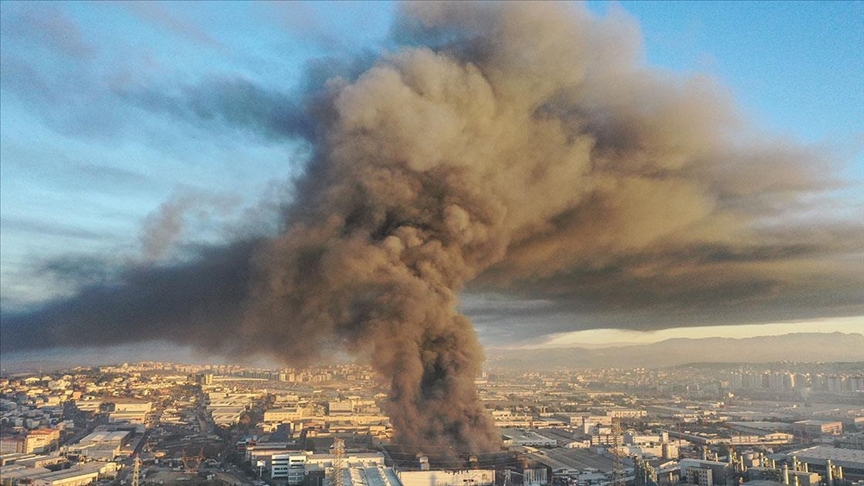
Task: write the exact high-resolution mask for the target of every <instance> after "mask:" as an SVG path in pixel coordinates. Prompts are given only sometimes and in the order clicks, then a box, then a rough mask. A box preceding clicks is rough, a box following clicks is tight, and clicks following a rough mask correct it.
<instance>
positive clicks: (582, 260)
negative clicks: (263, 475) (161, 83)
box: [3, 2, 862, 452]
mask: <svg viewBox="0 0 864 486" xmlns="http://www.w3.org/2000/svg"><path fill="white" fill-rule="evenodd" d="M393 36H394V39H396V40H397V41H399V42H401V43H402V45H403V46H405V47H403V48H401V49H397V50H394V51H393V52H392V53H389V54H387V55H384V56H383V57H382V58H380V59H379V60H378V61H377V62H375V63H374V65H373V66H372V67H370V68H368V69H367V70H366V71H365V72H363V73H362V74H360V75H359V76H357V77H356V78H339V77H332V78H330V79H328V80H327V81H326V83H325V84H324V85H323V86H319V87H318V89H316V90H314V91H312V92H311V94H310V95H309V96H308V98H307V99H306V100H305V101H304V104H303V106H304V107H305V108H304V113H305V115H304V116H305V118H304V121H303V128H304V129H303V130H292V129H290V128H285V129H284V130H281V131H282V132H283V133H298V132H300V133H303V134H304V136H305V137H307V139H308V141H309V142H310V144H311V146H313V147H314V151H313V155H312V156H311V159H310V161H309V165H308V167H307V170H306V173H305V176H304V177H303V178H302V179H301V180H299V181H298V183H297V187H296V188H295V197H294V201H295V202H293V203H292V204H290V205H288V206H287V207H286V209H285V210H284V214H283V224H282V228H283V230H282V231H281V232H280V233H279V234H278V235H276V236H272V237H266V238H265V237H262V238H258V239H255V240H252V241H246V242H240V243H236V244H234V245H231V246H229V247H214V248H210V249H208V250H207V251H205V252H203V253H202V255H201V257H200V258H199V259H196V260H192V261H188V262H186V263H184V264H182V265H175V266H158V265H149V266H147V265H145V266H137V267H130V268H128V269H126V271H125V273H124V274H123V275H121V277H120V278H119V279H118V280H117V281H115V282H113V283H111V284H104V285H99V286H92V287H89V288H87V289H85V290H83V291H82V292H81V293H79V294H77V295H75V296H73V297H71V298H69V299H67V300H63V301H57V302H53V303H50V304H49V305H48V306H46V307H44V308H42V309H39V310H36V311H33V312H31V313H28V314H24V315H17V316H7V317H6V318H5V319H4V327H5V328H6V329H5V330H4V339H3V343H4V348H5V349H15V348H16V347H17V348H22V347H32V346H42V345H79V344H93V341H94V340H96V341H100V342H102V343H105V344H108V343H119V342H127V341H135V340H146V339H152V338H156V337H160V338H165V337H167V338H171V339H175V340H178V341H181V342H184V343H193V344H197V345H199V346H202V347H204V348H206V349H214V350H218V351H223V352H230V353H238V354H242V353H267V354H270V355H273V356H277V357H280V358H282V359H284V360H285V361H286V362H289V361H300V360H303V359H314V358H315V357H316V356H318V354H319V353H321V352H322V351H326V350H329V349H332V347H333V346H339V347H341V348H344V349H348V350H349V351H351V352H353V353H354V354H356V355H358V356H361V357H364V358H368V359H369V360H370V362H371V363H373V364H374V366H375V368H376V369H377V371H378V372H379V373H380V374H381V375H382V376H384V377H386V379H387V380H388V381H389V386H390V391H389V405H388V407H387V412H388V413H389V415H390V417H391V420H392V422H393V424H394V427H395V430H396V431H397V434H398V438H397V441H398V442H400V443H404V444H410V445H414V446H417V447H419V448H421V449H425V450H426V451H427V452H431V451H439V450H451V448H452V450H455V451H465V452H482V451H489V450H494V449H495V448H496V447H497V446H498V445H499V442H500V435H499V434H498V433H497V432H496V430H495V429H494V427H493V426H492V423H491V421H490V419H489V417H488V416H487V415H486V413H485V412H484V409H483V406H482V405H481V403H480V402H479V401H478V398H477V394H476V390H475V387H474V379H475V377H476V375H477V374H478V372H479V371H480V367H481V364H482V361H483V352H482V349H481V347H480V345H479V344H478V339H477V336H476V334H475V331H474V329H473V327H472V325H471V323H470V322H469V320H468V319H467V318H466V317H465V316H464V315H461V314H460V313H459V312H458V311H457V308H458V304H459V300H458V296H459V294H460V292H461V291H463V290H464V289H465V288H466V285H468V284H469V283H471V285H472V286H474V288H476V289H481V290H483V289H494V290H496V291H500V292H505V293H508V292H509V293H511V294H515V295H526V296H530V297H532V298H547V299H550V300H552V301H558V302H561V303H563V304H562V305H564V306H565V307H567V306H572V307H573V308H576V309H577V310H580V311H585V312H599V311H598V310H603V311H608V312H613V313H618V314H617V315H624V314H622V313H626V312H631V311H635V312H636V314H635V315H638V313H639V312H643V311H644V312H645V313H646V315H650V316H651V319H652V322H654V324H652V325H653V326H658V325H659V326H662V325H666V326H676V325H685V324H687V322H686V320H687V319H689V318H692V317H695V316H697V315H702V314H704V312H703V311H705V312H714V313H716V314H721V313H723V312H725V311H726V310H729V311H730V312H731V311H733V310H735V309H742V308H743V309H750V310H755V311H764V310H765V309H772V308H775V307H776V306H777V303H778V302H780V303H781V304H782V306H784V307H786V306H787V305H788V306H791V307H789V309H792V310H793V311H794V310H795V309H799V310H800V309H804V308H812V307H813V306H814V305H815V306H816V307H818V308H820V309H833V310H828V311H826V312H836V309H837V308H843V309H845V310H843V311H840V312H850V309H852V312H856V311H860V309H861V305H860V303H861V302H862V301H861V299H860V298H858V300H856V298H857V297H860V292H859V290H860V288H861V278H860V275H861V274H862V273H861V270H862V269H861V259H860V258H858V259H856V258H852V256H853V255H854V254H855V253H856V252H858V251H859V249H858V245H857V244H856V243H855V241H856V238H858V237H860V236H861V231H860V227H858V226H853V225H849V224H843V223H842V222H841V223H836V224H830V223H827V222H826V223H824V224H822V225H821V226H819V225H812V224H807V225H805V224H800V223H791V222H790V221H792V219H791V218H792V215H790V214H788V210H789V208H791V207H793V206H794V204H796V201H799V200H800V197H801V196H802V195H805V194H812V193H814V192H816V191H822V190H826V189H830V188H832V187H833V186H832V184H833V182H832V180H831V177H830V162H831V161H830V158H828V157H827V156H824V155H823V154H820V153H818V152H815V151H813V150H809V149H805V148H801V147H799V146H796V145H794V144H791V143H789V142H788V141H783V140H779V141H778V140H767V139H763V138H759V137H758V136H756V135H753V133H755V132H754V131H753V130H752V127H749V126H748V125H747V124H746V123H745V122H744V121H743V120H741V119H740V118H739V117H738V116H737V114H736V112H735V110H734V109H733V107H732V105H731V103H730V102H729V100H728V99H727V98H726V96H725V95H724V94H723V92H722V90H721V89H720V88H719V87H717V86H716V85H714V84H713V83H712V82H711V81H710V80H707V79H703V78H692V79H683V80H682V79H680V78H675V77H672V76H670V75H668V74H666V73H663V72H659V71H656V70H652V69H650V68H648V67H646V66H644V65H643V63H642V60H641V51H640V49H641V46H640V39H639V35H638V29H637V28H636V27H635V26H634V25H632V22H631V21H630V20H628V19H627V18H625V17H623V15H620V14H618V15H616V14H613V15H612V16H610V17H608V18H605V19H596V18H594V17H592V16H591V15H589V14H588V13H587V11H585V10H584V8H583V7H581V6H578V5H576V6H573V5H562V4H552V3H533V2H532V3H506V4H490V3H476V4H474V3H472V4H465V3H446V4H429V3H425V2H421V3H411V4H406V5H404V6H403V7H402V14H401V16H400V18H399V20H398V21H397V23H396V25H395V26H394V28H393ZM247 111H248V112H250V113H253V112H258V111H261V110H247ZM263 111H264V112H267V110H263ZM246 125H248V126H251V125H252V124H250V123H246ZM837 291H839V293H838V292H837ZM826 296H831V297H826ZM856 296H857V297H856ZM831 299H834V300H831ZM819 306H821V307H819ZM768 314H770V312H769V313H768ZM658 316H660V317H658ZM669 316H671V317H669ZM663 318H668V320H667V321H666V322H665V324H657V322H658V321H660V320H662V319H663ZM741 320H746V319H741ZM739 322H740V321H739ZM619 325H623V326H630V327H637V328H638V327H639V326H640V323H639V321H638V320H631V321H630V323H629V324H621V323H619Z"/></svg>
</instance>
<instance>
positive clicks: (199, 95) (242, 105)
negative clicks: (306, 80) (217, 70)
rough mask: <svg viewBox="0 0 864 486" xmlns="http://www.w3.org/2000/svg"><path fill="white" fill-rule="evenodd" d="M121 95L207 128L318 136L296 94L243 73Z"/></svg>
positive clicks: (272, 135) (270, 136)
mask: <svg viewBox="0 0 864 486" xmlns="http://www.w3.org/2000/svg"><path fill="white" fill-rule="evenodd" d="M119 94H120V96H121V97H123V98H124V99H125V100H127V101H130V102H132V103H134V104H136V105H138V106H142V107H144V108H146V109H148V110H150V111H153V112H157V113H165V114H168V115H171V116H173V117H176V118H179V119H181V120H184V121H186V122H188V123H191V124H194V125H197V126H201V127H205V128H214V127H216V128H221V129H225V128H233V129H240V130H244V131H247V132H248V133H250V134H253V135H258V136H263V137H266V138H268V139H271V140H279V139H289V138H311V137H313V135H314V128H315V127H314V122H313V120H312V119H311V118H310V117H309V116H308V114H307V113H306V111H305V109H304V107H302V106H299V105H298V104H297V102H296V100H295V99H294V98H292V97H290V96H288V95H286V94H284V93H280V92H277V91H271V90H267V89H264V88H262V87H261V86H259V85H257V84H256V83H254V82H252V81H251V80H248V79H245V78H242V77H225V78H221V79H211V80H207V81H204V82H202V83H200V84H197V85H190V86H183V87H181V88H179V89H178V90H176V91H175V92H174V93H172V92H171V91H170V90H167V89H164V88H159V89H151V88H144V89H140V90H131V91H125V92H122V93H119Z"/></svg>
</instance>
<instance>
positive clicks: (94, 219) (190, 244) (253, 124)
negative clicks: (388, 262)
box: [0, 1, 864, 345]
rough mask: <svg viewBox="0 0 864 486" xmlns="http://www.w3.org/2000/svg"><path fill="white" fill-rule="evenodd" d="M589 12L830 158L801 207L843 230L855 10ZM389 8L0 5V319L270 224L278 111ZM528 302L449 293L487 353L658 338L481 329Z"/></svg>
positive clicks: (858, 173) (848, 199) (297, 168)
mask: <svg viewBox="0 0 864 486" xmlns="http://www.w3.org/2000/svg"><path fill="white" fill-rule="evenodd" d="M588 8H589V10H590V11H591V12H593V13H594V14H595V15H598V16H600V17H604V16H607V15H613V16H616V15H617V16H623V17H624V18H626V19H627V22H630V23H631V24H633V25H635V26H636V27H637V28H638V31H639V32H640V34H641V38H642V46H641V50H642V52H643V55H644V62H645V63H646V64H647V65H649V66H651V67H652V68H656V69H658V70H661V71H668V72H669V73H670V74H671V75H672V76H677V77H679V78H682V79H683V78H687V77H692V76H696V77H703V76H704V77H708V78H710V79H713V80H715V81H716V82H717V83H718V85H719V86H721V87H722V88H721V90H722V91H724V92H725V93H726V95H727V96H728V97H730V98H731V99H732V100H734V103H735V104H736V106H737V107H738V108H739V109H740V111H741V112H742V113H743V116H744V117H745V118H746V119H748V120H750V121H752V123H753V126H755V127H758V128H759V130H760V132H759V133H758V136H764V137H765V138H772V139H780V140H787V139H788V140H792V141H794V143H795V144H800V145H803V146H805V147H808V148H811V149H813V150H817V149H818V150H819V151H824V152H827V153H830V154H832V156H831V157H830V158H831V160H832V161H833V162H832V163H833V164H834V165H835V167H834V170H835V174H836V177H837V178H838V179H839V183H838V184H837V187H836V188H835V189H834V191H833V192H831V193H830V194H829V195H827V196H826V195H825V194H821V195H814V196H812V197H814V198H826V199H828V200H830V201H829V204H830V205H831V207H832V211H833V212H832V214H833V215H834V216H837V215H839V216H838V217H841V218H847V219H850V220H852V221H853V222H857V227H858V229H860V226H861V223H862V219H861V218H862V211H864V155H862V154H864V110H862V109H861V107H862V106H864V90H862V88H861V86H864V62H862V59H864V21H862V19H864V2H655V1H651V2H626V3H623V4H617V3H603V2H591V3H589V4H588ZM396 10H397V7H396V5H395V4H392V3H374V2H343V3H326V2H309V3H303V2H284V3H280V2H274V3H265V2H261V3H245V2H243V3H241V2H236V3H232V2H218V3H214V4H212V5H208V6H206V7H205V6H204V5H203V4H202V3H200V2H188V3H187V2H165V3H159V2H147V3H145V2H128V3H124V2H110V3H108V2H98V3H86V2H68V3H66V2H40V3H35V2H14V1H6V2H2V3H0V36H2V44H0V95H2V98H0V108H2V109H0V159H2V164H0V186H2V187H0V189H2V190H0V225H2V226H0V227H2V232H0V299H2V300H0V306H2V309H3V311H4V312H6V313H8V312H19V311H24V310H27V309H30V308H34V307H35V306H38V305H40V304H42V303H44V302H47V301H50V300H51V299H54V298H58V297H60V298H62V297H64V296H69V295H73V294H74V293H75V292H76V290H77V289H79V288H81V286H82V285H87V284H88V283H91V282H96V281H99V279H100V278H103V277H104V274H105V273H106V272H110V271H111V267H112V266H123V265H130V264H136V265H137V264H142V263H147V262H166V261H168V262H171V261H182V260H183V259H184V257H186V256H188V255H190V254H194V252H195V251H196V248H197V247H198V245H204V244H223V243H227V242H230V241H232V240H234V239H236V238H237V237H238V236H242V235H246V234H248V233H250V232H267V231H275V230H276V229H277V228H276V226H278V225H277V224H276V223H274V222H273V220H272V218H270V217H269V215H271V214H273V213H275V212H276V211H278V209H279V207H280V205H281V204H284V202H285V201H291V200H292V198H293V196H294V194H293V193H292V192H291V190H290V188H289V187H290V184H289V182H290V181H292V180H295V179H296V178H298V177H301V176H302V174H303V173H304V168H305V164H306V160H307V158H308V155H309V151H310V147H309V144H308V143H306V142H305V141H303V140H302V138H298V137H296V136H294V134H293V133H289V132H288V128H287V127H289V126H297V125H299V123H294V121H293V119H292V116H293V115H292V111H291V109H290V107H291V106H292V104H294V103H299V100H300V98H301V97H302V94H303V93H304V92H305V91H306V90H307V88H308V85H309V84H310V83H315V82H321V81H322V77H326V73H328V72H329V71H328V69H330V68H331V66H332V65H337V66H339V69H341V70H343V71H348V72H350V71H351V70H352V69H354V68H352V63H354V64H356V66H358V67H362V66H366V65H367V64H368V62H366V61H364V60H366V59H369V58H374V57H375V56H377V55H379V54H381V53H387V52H392V51H393V50H394V49H396V48H397V46H396V42H395V41H394V39H393V36H392V31H391V25H392V24H393V22H394V16H395V15H396ZM823 206H824V205H823ZM805 216H806V215H805ZM816 216H819V215H818V214H817V215H816ZM810 217H813V215H810ZM860 250H861V248H860V247H859V251H858V253H857V256H856V258H859V259H860V258H862V257H861V252H860ZM859 283H860V281H859ZM851 291H854V292H857V295H859V296H860V295H861V289H860V288H858V289H851ZM529 294H530V293H529ZM503 301H506V302H507V303H506V304H502V302H503ZM546 303H547V302H546V301H545V300H544V299H543V298H542V297H537V296H536V295H524V296H521V297H514V296H513V295H506V296H502V295H501V294H499V293H497V292H495V291H491V292H490V291H487V289H486V288H483V289H480V290H474V291H472V289H469V291H468V292H467V293H466V294H465V295H463V298H462V305H463V309H465V311H466V312H467V313H468V315H469V316H471V317H472V318H474V320H475V322H476V323H477V326H478V332H479V334H480V338H481V341H483V342H486V343H500V342H506V341H508V340H524V339H529V340H531V339H534V340H539V341H540V342H543V341H546V340H550V339H551V341H550V343H553V344H556V345H557V344H561V343H578V342H579V341H580V339H583V340H586V341H591V342H593V343H598V342H599V341H598V339H600V337H601V336H602V339H608V340H609V341H610V342H642V341H643V340H644V339H653V338H654V337H656V336H659V335H667V334H668V333H669V332H671V331H668V332H667V334H656V333H655V334H650V336H653V337H647V336H649V335H648V334H640V333H635V334H634V333H632V332H622V333H614V332H613V333H607V334H605V335H603V334H597V333H598V331H596V330H595V331H584V330H578V329H577V330H576V331H573V333H572V334H568V333H562V332H560V331H561V328H562V327H565V328H566V327H567V324H562V322H571V321H578V319H579V318H578V315H575V316H574V315H573V314H568V313H566V312H564V311H561V310H560V309H556V310H555V311H554V312H550V313H547V314H546V315H545V317H542V318H539V317H538V318H537V319H541V320H543V322H539V321H538V322H537V325H536V329H538V330H539V331H538V333H537V336H534V337H532V335H531V334H532V333H531V332H525V331H522V332H517V333H508V332H507V329H509V328H508V327H507V326H502V327H495V326H491V325H488V324H489V322H490V321H492V320H495V321H505V322H507V321H508V320H510V321H513V322H516V321H520V322H523V323H524V322H525V321H526V319H527V320H528V321H530V320H531V319H532V317H531V314H530V312H527V313H526V312H525V310H526V309H527V310H528V311H530V310H531V309H537V308H543V307H544V306H545V305H546ZM508 306H515V307H518V308H519V310H520V312H516V313H513V314H508V313H507V308H508ZM490 307H494V308H495V309H496V313H494V315H488V312H487V310H488V309H489V308H490ZM502 309H503V310H502ZM844 313H845V314H844V315H836V316H833V315H827V316H809V317H808V318H807V319H796V320H795V321H796V322H798V323H800V322H802V321H803V322H807V323H809V324H808V325H807V326H804V327H802V326H798V325H795V326H792V325H782V324H780V325H778V324H777V322H780V323H784V322H787V321H788V320H789V319H785V318H782V317H779V318H777V320H776V322H775V320H772V318H771V315H764V316H759V317H755V318H754V319H756V320H758V319H762V322H758V323H753V322H751V324H750V325H747V326H724V325H721V324H723V323H722V322H718V323H717V324H718V325H716V326H701V327H694V328H690V329H689V330H688V331H687V332H689V333H691V334H692V335H693V336H700V337H701V336H711V335H717V336H747V335H759V334H760V333H766V332H770V333H781V332H784V331H786V330H789V331H790V332H791V331H792V330H796V331H798V330H804V328H805V327H806V328H807V329H819V330H824V331H826V332H827V331H837V330H839V331H842V332H859V333H864V316H861V315H860V314H856V315H852V316H850V315H846V314H848V313H849V311H848V310H847V311H844ZM853 314H855V312H853ZM526 316H527V317H526ZM757 324H765V325H766V327H759V326H758V325H757ZM523 327H527V328H532V326H531V325H527V326H523ZM573 327H575V328H578V327H579V326H578V324H574V326H573ZM545 330H549V331H548V332H547V331H545ZM553 331H554V332H553ZM580 332H581V333H585V332H589V333H591V332H593V333H594V334H593V335H586V334H580ZM674 332H675V333H676V335H678V336H680V335H681V334H680V333H681V332H682V331H680V330H678V331H674ZM636 335H642V336H643V337H642V338H639V337H634V336H636ZM668 335H671V334H668ZM602 339H600V340H602Z"/></svg>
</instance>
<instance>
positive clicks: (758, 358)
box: [486, 332, 864, 369]
mask: <svg viewBox="0 0 864 486" xmlns="http://www.w3.org/2000/svg"><path fill="white" fill-rule="evenodd" d="M486 355H487V357H488V360H489V365H490V366H493V367H500V368H515V369H518V368H522V369H551V368H559V367H570V368H661V367H667V366H677V365H682V364H686V363H707V362H717V363H770V362H777V361H797V362H840V361H864V335H862V334H844V333H840V332H835V333H792V334H784V335H781V336H760V337H751V338H742V339H733V338H703V339H688V338H675V339H667V340H665V341H661V342H658V343H653V344H643V345H635V346H634V345H627V346H619V347H611V348H602V349H587V348H579V347H571V348H530V349H488V350H487V351H486Z"/></svg>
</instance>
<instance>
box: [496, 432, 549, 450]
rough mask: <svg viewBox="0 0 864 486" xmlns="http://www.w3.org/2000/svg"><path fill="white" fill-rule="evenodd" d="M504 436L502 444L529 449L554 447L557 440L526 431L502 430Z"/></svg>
mask: <svg viewBox="0 0 864 486" xmlns="http://www.w3.org/2000/svg"><path fill="white" fill-rule="evenodd" d="M501 433H502V435H503V436H504V444H506V445H518V446H531V447H556V446H557V445H558V440H557V439H554V438H550V437H545V436H543V435H540V434H539V433H537V432H535V431H533V430H528V429H502V430H501Z"/></svg>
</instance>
